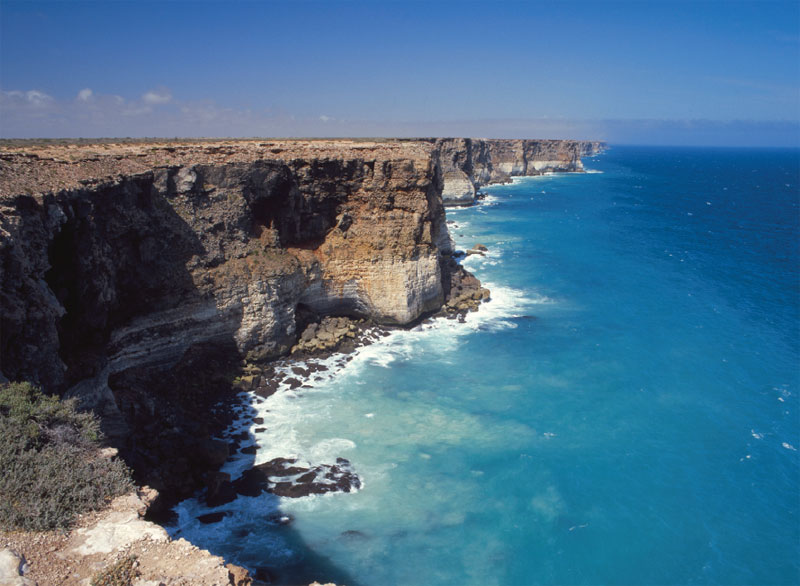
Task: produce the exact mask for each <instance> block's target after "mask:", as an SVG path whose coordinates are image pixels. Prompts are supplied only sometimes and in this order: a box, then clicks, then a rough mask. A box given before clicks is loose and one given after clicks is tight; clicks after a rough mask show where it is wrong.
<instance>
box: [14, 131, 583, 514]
mask: <svg viewBox="0 0 800 586" xmlns="http://www.w3.org/2000/svg"><path fill="white" fill-rule="evenodd" d="M594 148H596V147H594V146H592V144H590V143H578V142H575V141H524V140H516V141H513V140H497V141H492V140H475V139H436V140H434V139H431V140H415V141H351V140H326V141H322V140H321V141H303V140H295V141H292V140H285V141H194V142H192V141H186V142H167V143H153V142H150V143H148V142H128V143H119V144H115V143H105V144H104V143H98V144H75V143H67V144H50V145H41V144H40V145H35V146H26V145H24V144H23V145H13V144H12V145H11V146H6V147H5V148H3V150H2V152H0V382H2V380H3V379H9V380H28V381H32V382H34V383H37V384H39V385H41V386H42V387H43V388H44V389H45V390H46V391H48V392H51V393H58V394H61V395H64V396H67V397H76V398H77V399H78V400H79V402H80V404H81V405H82V407H83V408H85V409H92V410H94V411H95V412H97V413H98V414H99V415H100V416H101V419H102V421H103V429H104V431H105V432H106V434H107V435H108V436H109V438H110V439H111V441H112V442H113V443H114V444H115V445H116V446H118V447H119V448H120V449H121V453H122V454H123V455H124V456H125V458H126V460H127V461H128V462H129V463H130V464H131V465H132V466H133V468H134V469H135V470H136V472H137V473H138V474H139V477H138V479H139V481H140V482H146V483H148V484H150V485H152V486H154V487H155V488H156V489H158V490H159V491H162V492H166V493H167V494H169V495H172V496H173V497H174V498H181V497H185V496H188V495H190V494H192V493H193V492H194V491H195V490H196V489H197V488H198V487H202V486H206V485H208V483H209V482H211V479H212V477H211V476H209V474H212V472H213V471H214V470H216V469H217V468H218V467H219V465H221V464H222V463H223V462H224V461H225V459H226V458H227V456H228V449H229V448H228V446H227V444H226V443H225V442H221V441H218V440H212V439H209V438H211V437H213V436H214V435H216V433H217V432H218V431H219V430H220V429H221V428H222V427H224V425H225V423H226V420H225V417H226V415H225V414H224V413H223V411H224V410H219V409H217V403H218V402H219V401H220V400H222V399H225V398H226V397H232V396H233V395H235V393H236V392H237V391H238V389H237V388H235V386H234V385H233V384H232V383H233V381H234V379H235V378H236V377H237V376H239V375H243V374H245V375H248V376H244V377H239V378H245V379H247V380H249V379H252V378H253V376H252V373H251V372H247V373H244V372H242V368H243V364H244V365H245V366H247V363H249V362H253V361H264V360H267V359H270V358H273V357H277V356H280V355H283V354H286V353H288V352H289V351H290V350H292V349H294V351H297V349H298V348H305V347H307V346H309V345H311V346H313V344H312V343H311V342H309V344H306V343H305V342H304V343H303V344H298V343H297V342H298V335H299V334H301V333H304V331H306V330H305V328H307V326H308V325H309V323H310V324H311V328H310V330H309V331H311V332H313V331H314V330H315V327H316V326H314V325H313V324H314V323H320V324H321V325H322V326H324V325H325V323H327V322H324V321H320V319H321V318H322V317H323V316H331V315H333V316H347V317H350V318H357V319H366V320H369V321H371V322H372V323H376V324H390V325H401V326H402V325H407V324H410V323H413V322H414V321H416V320H418V319H420V318H421V317H423V316H425V315H427V314H431V313H433V312H435V311H437V310H439V309H440V308H442V307H443V305H445V303H446V305H445V311H447V312H450V313H454V312H463V311H467V310H469V309H471V308H474V307H476V306H477V305H478V304H479V303H480V302H481V300H483V299H486V298H487V297H488V291H485V290H482V289H481V287H480V283H479V282H478V281H477V279H475V278H474V277H472V276H471V275H469V274H468V273H466V271H464V270H463V269H462V268H461V267H460V265H458V264H457V263H456V262H455V261H454V260H453V258H452V244H451V240H450V235H449V234H448V231H447V225H446V222H445V216H444V207H443V199H445V200H447V201H451V202H453V201H455V202H463V201H468V200H469V201H472V199H474V196H475V189H476V187H479V186H480V185H482V184H485V183H488V182H492V181H503V180H506V179H507V178H508V177H509V176H511V175H519V174H532V173H541V172H544V171H546V170H580V168H581V163H580V155H581V153H585V152H589V151H590V150H592V149H594ZM337 324H338V325H337V328H338V329H341V330H342V332H343V336H344V334H346V332H348V331H350V329H352V328H351V327H350V326H347V325H346V324H342V323H339V322H337ZM322 330H324V328H323V327H321V328H320V331H322ZM243 361H245V362H243ZM258 372H259V373H261V372H263V371H261V370H259V371H258ZM256 378H258V380H259V381H261V383H263V384H266V385H267V386H269V381H267V382H266V383H264V379H265V377H264V376H261V375H260V374H259V375H258V377H256Z"/></svg>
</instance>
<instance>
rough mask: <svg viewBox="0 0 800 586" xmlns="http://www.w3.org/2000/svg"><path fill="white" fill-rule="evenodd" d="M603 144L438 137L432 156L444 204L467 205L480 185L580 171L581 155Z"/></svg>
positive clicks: (591, 153) (581, 166)
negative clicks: (438, 170) (439, 173)
mask: <svg viewBox="0 0 800 586" xmlns="http://www.w3.org/2000/svg"><path fill="white" fill-rule="evenodd" d="M603 148H605V143H602V142H596V141H594V142H592V141H576V140H512V139H509V140H503V139H480V138H440V139H436V140H435V141H434V154H435V155H436V156H438V157H439V159H440V162H441V166H442V177H443V186H442V200H443V201H444V204H445V205H470V204H472V203H474V202H475V196H476V194H477V191H478V189H480V187H481V186H483V185H487V184H489V183H504V182H507V181H509V180H510V178H511V177H514V176H520V175H523V176H524V175H541V174H543V173H549V172H555V171H560V172H581V171H583V164H582V162H581V157H582V156H592V155H595V154H597V153H599V152H600V151H602V150H603Z"/></svg>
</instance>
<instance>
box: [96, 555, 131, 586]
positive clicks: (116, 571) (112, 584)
mask: <svg viewBox="0 0 800 586" xmlns="http://www.w3.org/2000/svg"><path fill="white" fill-rule="evenodd" d="M137 565H138V564H137V562H136V556H135V555H129V556H126V557H123V558H122V559H120V560H119V561H117V562H116V563H114V564H112V565H111V566H109V567H108V568H106V569H105V570H103V571H102V572H100V573H99V574H97V575H96V576H95V577H94V578H92V582H91V586H130V584H131V583H132V582H133V579H134V578H137V577H138V576H139V570H138V569H137Z"/></svg>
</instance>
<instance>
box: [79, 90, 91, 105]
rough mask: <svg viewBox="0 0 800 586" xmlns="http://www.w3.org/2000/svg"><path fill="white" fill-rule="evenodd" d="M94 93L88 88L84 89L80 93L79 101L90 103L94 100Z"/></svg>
mask: <svg viewBox="0 0 800 586" xmlns="http://www.w3.org/2000/svg"><path fill="white" fill-rule="evenodd" d="M92 93H93V92H92V90H90V89H89V88H88V87H87V88H84V89H82V90H81V91H79V92H78V98H77V99H78V101H79V102H88V101H90V100H91V99H92Z"/></svg>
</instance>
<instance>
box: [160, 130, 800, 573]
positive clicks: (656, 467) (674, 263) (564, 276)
mask: <svg viewBox="0 0 800 586" xmlns="http://www.w3.org/2000/svg"><path fill="white" fill-rule="evenodd" d="M584 164H585V167H586V168H587V171H588V172H586V173H582V174H579V173H573V174H552V175H544V176H540V177H524V178H516V179H514V181H513V183H511V184H506V185H493V186H488V187H485V188H484V192H485V194H486V196H485V198H484V199H482V200H481V201H480V202H479V203H478V205H475V206H473V207H469V208H463V209H448V210H447V220H448V224H449V228H450V232H451V234H452V236H453V239H454V241H455V243H456V246H457V248H458V249H460V250H463V251H466V250H467V249H469V248H472V247H473V246H474V245H476V244H479V243H480V244H483V245H485V246H486V247H487V249H488V252H487V253H486V254H485V255H478V254H473V255H469V256H466V257H463V260H462V262H463V264H464V266H465V267H466V268H467V269H468V270H470V271H472V272H473V273H474V274H475V275H476V276H477V277H478V278H479V279H480V280H481V281H482V282H483V284H484V286H486V287H488V288H489V289H490V290H491V300H490V301H489V302H487V303H484V304H483V305H482V306H481V309H480V310H479V311H478V312H475V313H471V314H469V315H468V316H467V318H466V320H465V321H464V322H463V323H462V322H459V321H458V320H452V319H444V318H439V319H434V320H430V321H427V322H425V323H422V324H421V325H418V326H417V327H414V328H412V329H410V330H400V331H395V332H393V333H392V334H391V335H389V336H385V337H381V339H380V340H379V341H376V342H375V343H374V344H371V345H369V346H366V347H364V348H361V349H360V350H358V351H356V352H355V353H354V354H351V355H348V356H341V355H339V356H333V357H330V358H328V359H327V360H325V361H322V362H323V363H324V365H325V366H327V367H328V370H327V371H324V372H317V373H314V374H313V375H312V376H310V377H309V378H308V379H307V380H306V381H305V382H306V386H305V387H300V388H296V389H294V390H292V389H289V388H283V389H282V390H281V391H279V392H277V393H276V394H275V395H273V396H271V397H269V398H268V399H266V400H261V399H258V398H256V397H254V396H252V395H250V394H243V395H242V396H241V400H242V405H241V406H240V409H239V411H240V413H241V418H240V420H239V421H238V422H237V424H236V426H238V427H237V428H236V429H235V430H233V431H237V430H239V431H240V430H244V431H248V432H249V433H250V440H249V443H251V444H253V445H257V446H258V448H257V452H256V454H255V455H249V456H248V455H241V456H240V457H239V458H236V459H234V460H233V461H231V462H229V463H228V464H227V465H226V467H225V471H227V472H229V473H231V474H232V476H234V477H235V476H236V475H237V474H239V473H241V471H242V470H244V469H246V468H247V467H249V466H252V465H253V464H254V463H262V462H266V461H268V460H270V459H272V458H276V457H294V458H298V459H299V461H301V462H308V463H312V464H321V463H334V462H335V460H336V458H337V457H344V458H347V459H348V460H350V462H351V463H352V465H353V468H354V469H355V471H356V472H357V473H358V475H359V476H360V478H361V481H362V487H361V488H360V490H357V491H354V492H350V493H331V494H325V495H313V496H308V497H303V498H297V499H290V498H277V497H274V496H272V495H268V494H263V495H262V496H259V497H239V498H238V499H236V500H235V501H234V502H232V503H229V504H226V505H223V506H221V507H218V508H216V509H210V508H208V507H206V506H205V505H204V504H203V502H202V499H201V500H198V499H190V500H187V501H184V502H183V503H181V504H180V505H179V506H178V507H177V509H176V512H177V513H178V517H177V521H176V522H175V524H174V525H173V526H172V527H171V528H170V531H171V533H172V534H173V536H174V537H176V538H177V537H185V538H187V539H189V540H190V541H191V542H192V543H194V544H195V545H197V546H199V547H202V548H206V549H209V550H210V551H211V552H212V553H215V554H218V555H222V556H224V557H225V558H226V560H228V561H231V562H234V563H237V564H240V565H243V566H245V567H248V568H250V569H251V570H253V571H256V570H257V569H259V568H261V569H260V570H258V571H259V572H261V575H263V576H268V577H269V579H271V580H272V581H273V582H274V583H282V584H308V583H310V582H311V581H314V580H319V581H320V582H335V583H336V584H339V585H342V584H346V585H348V586H358V585H363V586H368V585H431V586H437V585H454V584H458V585H471V584H474V585H481V586H486V585H528V584H798V583H800V452H798V450H799V449H800V151H798V150H796V149H784V150H781V149H758V150H754V149H733V148H727V149H722V148H716V149H712V148H661V147H658V148H657V147H621V146H620V147H612V148H610V149H609V150H608V151H606V152H605V153H603V154H601V155H599V156H596V157H593V158H587V159H585V160H584ZM289 367H290V366H289V365H287V366H286V367H285V368H289ZM259 401H260V402H259ZM253 417H260V418H261V419H263V423H254V422H253V421H252V419H253ZM261 419H259V421H261ZM256 429H258V430H259V431H256ZM245 443H247V442H245ZM210 512H225V514H226V516H225V517H224V518H223V519H222V520H221V521H219V522H217V523H211V524H204V523H202V522H201V521H199V520H198V519H197V517H198V516H200V515H203V514H206V513H210Z"/></svg>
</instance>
